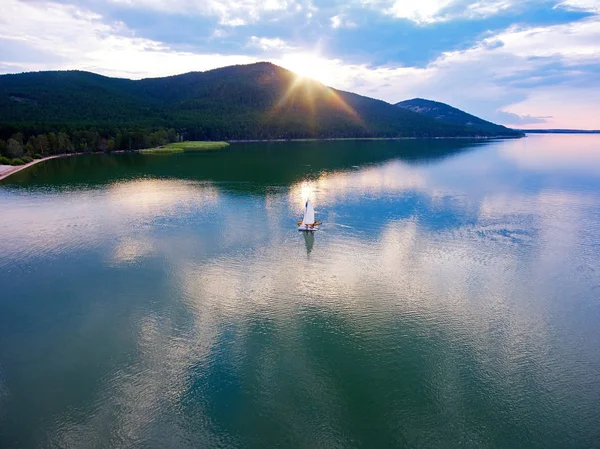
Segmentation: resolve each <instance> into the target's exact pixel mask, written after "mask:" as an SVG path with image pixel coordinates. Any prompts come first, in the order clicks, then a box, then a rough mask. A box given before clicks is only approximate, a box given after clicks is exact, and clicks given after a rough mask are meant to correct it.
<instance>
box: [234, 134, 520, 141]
mask: <svg viewBox="0 0 600 449" xmlns="http://www.w3.org/2000/svg"><path fill="white" fill-rule="evenodd" d="M523 137H525V133H523V135H522V136H454V137H442V136H438V137H323V138H316V137H315V138H307V139H237V140H228V141H227V142H229V143H254V142H265V143H267V142H323V141H327V142H330V141H355V140H492V139H521V138H523Z"/></svg>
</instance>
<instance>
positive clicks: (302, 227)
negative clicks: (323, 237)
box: [298, 226, 319, 232]
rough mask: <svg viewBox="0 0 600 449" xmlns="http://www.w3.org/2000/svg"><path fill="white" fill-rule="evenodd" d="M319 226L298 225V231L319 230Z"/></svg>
mask: <svg viewBox="0 0 600 449" xmlns="http://www.w3.org/2000/svg"><path fill="white" fill-rule="evenodd" d="M318 230H319V228H318V227H316V226H313V227H310V226H298V231H306V232H311V231H318Z"/></svg>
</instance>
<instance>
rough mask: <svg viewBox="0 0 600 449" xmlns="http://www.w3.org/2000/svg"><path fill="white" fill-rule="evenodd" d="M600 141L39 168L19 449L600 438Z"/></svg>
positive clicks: (0, 266) (17, 229) (18, 329)
mask: <svg viewBox="0 0 600 449" xmlns="http://www.w3.org/2000/svg"><path fill="white" fill-rule="evenodd" d="M599 149H600V137H599V136H554V135H541V136H530V137H528V138H526V139H520V140H509V141H491V142H468V141H459V140H456V141H449V140H446V141H443V140H440V141H383V142H377V141H371V142H369V141H367V142H301V143H277V144H248V145H233V146H231V147H230V148H228V149H225V150H222V151H218V152H206V153H195V154H183V155H172V156H153V155H112V156H100V155H94V156H84V157H73V158H65V159H57V160H52V161H48V162H47V163H43V164H38V165H36V166H34V167H32V168H31V169H29V170H26V171H23V172H20V173H18V174H17V175H14V176H13V177H11V178H9V179H7V180H6V181H5V182H3V183H1V184H0V214H1V215H0V224H1V225H2V227H1V228H2V239H1V240H0V289H1V290H0V292H1V295H0V447H2V448H13V447H14V448H21V447H22V448H29V447H65V448H80V447H140V448H141V447H144V448H146V447H156V448H163V447H190V448H191V447H206V448H209V447H248V448H254V447H256V448H265V447H308V448H314V447H328V448H330V447H368V448H389V447H419V448H426V447H435V448H438V447H467V448H468V447H473V448H509V447H510V448H513V447H539V448H554V447H556V448H563V447H590V448H591V447H596V446H597V444H598V441H600V426H599V425H598V423H600V407H598V404H600V327H599V326H598V322H599V320H600V258H599V252H600V237H599V236H600V150H599ZM308 196H310V198H311V199H312V201H313V203H314V204H315V208H316V212H317V217H318V219H319V220H320V221H323V222H324V225H323V226H322V229H321V230H320V231H319V232H317V233H316V234H314V235H311V234H309V235H305V234H302V233H299V232H297V231H296V228H295V222H296V220H297V219H298V217H299V214H300V211H301V209H302V205H303V202H304V200H305V199H306V197H308Z"/></svg>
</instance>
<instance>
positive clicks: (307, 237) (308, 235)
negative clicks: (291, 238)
mask: <svg viewBox="0 0 600 449" xmlns="http://www.w3.org/2000/svg"><path fill="white" fill-rule="evenodd" d="M302 234H304V244H305V245H306V255H307V256H308V255H309V254H310V253H311V251H312V249H313V246H314V244H315V233H314V232H313V231H305V232H303V233H302Z"/></svg>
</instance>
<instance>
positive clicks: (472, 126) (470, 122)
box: [396, 98, 522, 137]
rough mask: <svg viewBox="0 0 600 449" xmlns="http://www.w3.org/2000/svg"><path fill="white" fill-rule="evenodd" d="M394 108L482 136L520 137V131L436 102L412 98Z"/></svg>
mask: <svg viewBox="0 0 600 449" xmlns="http://www.w3.org/2000/svg"><path fill="white" fill-rule="evenodd" d="M396 106H399V107H400V108H402V109H406V110H409V111H413V112H417V113H419V114H421V115H423V116H425V117H430V118H433V119H436V120H439V121H441V122H444V123H448V124H453V125H456V126H463V127H465V128H467V129H469V130H471V131H472V132H476V133H477V132H479V133H482V134H483V135H489V134H492V135H501V136H515V137H516V136H519V135H522V133H521V131H518V130H513V129H510V128H507V127H505V126H502V125H496V124H495V123H491V122H488V121H486V120H483V119H481V118H479V117H476V116H474V115H471V114H468V113H466V112H464V111H461V110H460V109H457V108H455V107H452V106H450V105H448V104H445V103H440V102H437V101H431V100H425V99H423V98H413V99H412V100H405V101H401V102H400V103H396Z"/></svg>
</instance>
